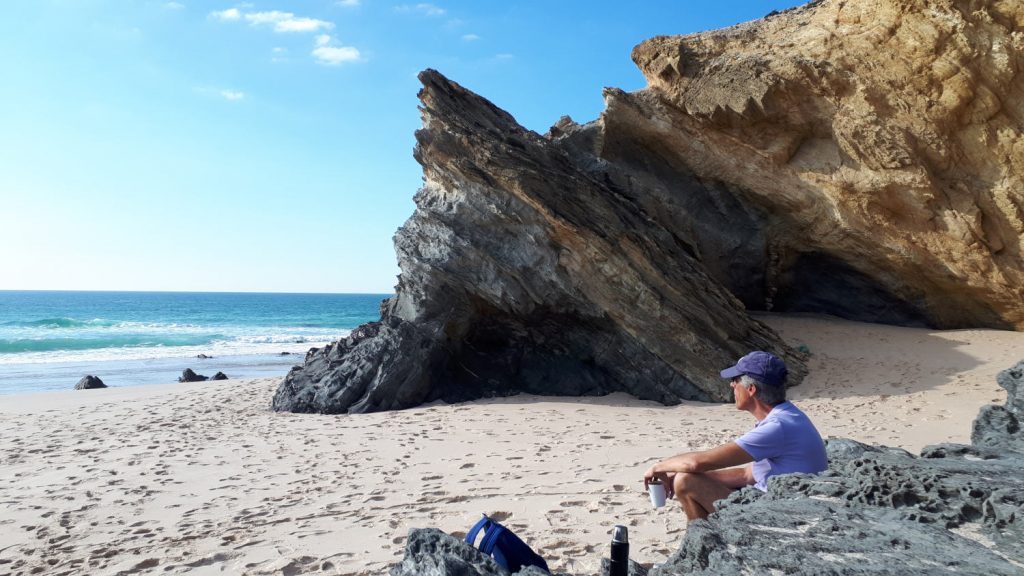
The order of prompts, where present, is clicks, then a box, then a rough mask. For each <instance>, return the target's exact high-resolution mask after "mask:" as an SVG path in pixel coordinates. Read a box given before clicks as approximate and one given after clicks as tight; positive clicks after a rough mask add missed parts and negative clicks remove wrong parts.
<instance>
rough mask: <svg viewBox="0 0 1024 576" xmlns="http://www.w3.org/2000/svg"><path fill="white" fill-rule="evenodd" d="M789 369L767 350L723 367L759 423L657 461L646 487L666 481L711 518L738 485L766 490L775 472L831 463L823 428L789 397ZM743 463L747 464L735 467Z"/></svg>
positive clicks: (687, 507) (740, 405)
mask: <svg viewBox="0 0 1024 576" xmlns="http://www.w3.org/2000/svg"><path fill="white" fill-rule="evenodd" d="M787 373H788V371H787V369H786V364H785V363H784V362H783V361H782V360H781V359H780V358H778V357H777V356H774V355H772V354H769V353H767V352H751V353H750V354H747V355H746V356H744V357H743V358H740V360H739V362H737V363H736V365H735V366H733V367H731V368H726V369H725V370H722V373H721V374H722V378H729V379H730V381H731V383H732V391H733V395H734V397H735V402H736V409H737V410H746V411H747V412H750V413H751V414H753V416H754V418H756V419H757V424H756V425H755V426H754V428H753V429H752V430H750V431H749V432H747V433H746V434H744V435H743V436H740V437H739V438H738V439H736V441H735V442H729V443H728V444H723V445H721V446H718V447H717V448H712V449H710V450H705V451H703V452H687V453H685V454H679V455H678V456H673V457H671V458H667V459H665V460H662V461H661V462H658V463H657V464H655V465H654V466H651V467H650V468H649V469H648V470H647V471H646V472H644V487H645V488H646V487H647V485H648V484H649V483H650V482H651V480H653V479H655V478H658V479H659V480H661V481H662V482H663V483H664V485H665V492H666V493H667V494H668V495H669V497H671V496H672V495H673V494H674V495H675V498H676V500H678V501H679V504H680V505H681V506H682V508H683V511H684V512H685V513H686V517H687V518H689V519H690V520H693V519H694V518H706V517H707V515H708V514H710V513H712V512H714V511H715V505H714V504H715V501H716V500H720V499H722V498H725V497H726V496H728V495H729V493H730V492H732V491H733V490H736V489H739V488H742V487H744V486H750V485H753V486H754V487H755V488H758V489H759V490H763V491H767V490H768V487H767V485H766V484H765V482H766V481H767V480H768V478H769V477H770V476H774V475H776V474H788V473H790V472H809V473H817V472H821V471H823V470H825V469H826V468H828V458H827V456H826V455H825V443H824V442H823V441H822V440H821V435H820V434H818V430H817V429H816V428H815V427H814V424H812V423H811V421H810V419H809V418H807V415H806V414H804V413H803V412H801V411H800V409H799V408H797V407H796V406H794V405H793V404H792V403H790V402H787V401H786V375H787ZM748 463H749V464H748ZM741 464H746V466H742V467H739V468H733V466H740V465H741Z"/></svg>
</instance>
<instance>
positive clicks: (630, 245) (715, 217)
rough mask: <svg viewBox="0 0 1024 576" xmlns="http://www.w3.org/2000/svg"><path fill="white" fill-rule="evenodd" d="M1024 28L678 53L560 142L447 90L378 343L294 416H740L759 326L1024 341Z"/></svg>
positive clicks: (569, 127) (970, 6) (921, 16)
mask: <svg viewBox="0 0 1024 576" xmlns="http://www.w3.org/2000/svg"><path fill="white" fill-rule="evenodd" d="M1022 23H1024V5H1022V4H1021V3H1019V2H1008V1H1005V0H1001V1H997V2H990V3H972V2H967V1H966V0H934V1H928V2H925V0H824V1H818V2H812V3H811V4H808V5H806V6H804V7H800V8H797V9H793V10H788V11H785V12H782V13H778V14H772V15H770V16H769V17H766V18H764V19H761V20H758V21H756V22H751V23H748V24H742V25H739V26H735V27H732V28H728V29H724V30H719V31H712V32H705V33H701V34H696V35H691V36H673V37H658V38H653V39H651V40H649V41H646V42H644V43H642V44H640V45H639V46H637V47H636V48H635V49H634V51H633V59H634V61H635V62H636V63H637V65H638V66H639V67H640V69H641V71H642V72H643V73H644V75H645V76H646V78H647V80H648V87H647V88H645V89H643V90H640V91H638V92H634V93H626V92H623V91H621V90H616V89H607V90H606V91H605V101H606V110H605V112H604V113H602V115H601V117H600V118H599V119H598V120H596V121H594V122H592V123H589V124H586V125H578V124H576V123H574V122H572V121H571V119H569V118H563V119H562V120H560V121H559V122H558V123H557V124H556V125H555V126H553V127H552V129H551V131H550V132H549V133H548V134H547V135H546V136H545V137H541V136H539V135H537V134H535V133H533V132H530V131H527V130H525V129H523V128H522V127H520V126H519V125H518V124H516V123H515V121H514V120H513V118H512V117H511V116H509V115H508V114H507V113H505V112H504V111H502V110H500V109H498V108H496V107H495V106H494V105H493V104H491V103H490V102H488V101H486V100H484V99H482V98H480V97H479V96H476V95H475V94H472V93H470V92H468V91H466V90H465V89H463V88H462V87H460V86H458V85H457V84H455V83H453V82H451V81H449V80H447V79H446V78H444V77H443V76H441V75H440V74H439V73H437V72H434V71H426V72H424V73H423V74H422V75H421V77H420V79H421V81H422V82H423V85H424V88H423V90H422V91H421V92H420V99H421V101H422V107H421V110H422V113H423V128H422V129H421V130H420V131H418V132H417V136H416V137H417V147H416V153H415V155H416V158H417V160H418V161H419V162H420V163H421V164H422V165H423V171H424V179H425V184H424V186H423V188H422V189H421V190H420V191H419V192H418V194H417V195H416V205H417V208H416V212H415V213H414V214H413V216H412V217H411V218H410V219H409V221H408V222H407V223H406V224H405V225H404V226H403V227H402V228H401V229H400V230H399V232H398V234H397V235H396V237H395V246H396V250H397V252H398V259H399V266H400V268H401V270H402V273H401V276H400V278H399V284H398V286H397V288H396V295H395V297H394V298H393V299H391V300H390V301H389V302H387V303H386V305H385V306H384V307H383V309H382V317H381V321H380V322H379V323H376V324H373V325H367V326H365V327H363V329H361V330H359V331H357V332H356V333H354V334H353V335H352V336H350V337H349V338H348V339H346V340H344V341H341V342H338V343H336V344H334V345H332V346H329V347H326V348H324V349H322V350H318V351H316V352H312V353H311V354H309V355H307V358H306V362H305V364H304V366H302V367H301V368H299V369H297V370H293V371H292V372H291V373H290V374H289V375H288V377H287V378H286V380H285V382H283V383H282V385H281V387H280V389H279V391H278V393H277V395H276V396H275V399H274V403H273V406H274V408H275V409H278V410H292V411H318V412H346V411H367V410H382V409H389V408H401V407H406V406H411V405H414V404H418V403H421V402H425V401H430V400H435V399H443V400H448V401H454V400H464V399H468V398H475V397H481V396H488V395H494V394H509V393H513V392H519V391H523V392H533V393H539V394H572V395H580V394H602V393H607V392H611V391H617V390H618V391H625V392H629V393H631V394H634V395H635V396H637V397H640V398H645V399H652V400H657V401H661V402H666V403H670V402H675V401H677V400H679V399H684V398H686V399H698V400H719V401H720V400H726V399H728V398H729V395H730V391H729V389H728V388H727V387H726V386H724V385H723V383H722V382H720V381H719V380H718V379H717V378H716V377H715V374H716V371H717V370H718V369H720V368H721V367H723V366H725V365H727V364H729V363H730V362H731V361H733V360H735V358H737V357H738V356H739V355H741V354H743V353H745V352H747V351H749V350H753V349H768V350H771V351H775V352H778V353H780V354H782V355H783V356H784V357H786V359H787V360H788V361H789V362H790V363H791V364H792V366H793V368H794V376H795V377H794V381H797V380H799V378H800V376H801V375H802V373H803V362H802V358H801V356H800V355H799V354H798V353H795V352H794V351H793V350H790V349H788V348H786V347H785V346H784V345H783V344H782V343H781V342H780V341H779V339H778V338H777V337H776V336H775V335H774V334H773V333H772V332H771V330H769V329H767V328H765V327H764V326H762V325H761V324H759V323H758V322H756V321H754V320H751V319H750V317H748V316H747V315H746V310H748V309H751V310H774V311H791V312H818V313H827V314H832V315H837V316H842V317H846V318H851V319H856V320H863V321H871V322H886V323H895V324H906V325H927V326H933V327H941V328H953V327H969V326H974V327H977V326H986V327H998V328H1015V329H1020V328H1024V258H1022V248H1024V170H1022V169H1024V138H1022V134H1021V131H1022V127H1024V75H1022V74H1019V73H1018V71H1019V70H1021V69H1024V36H1022V34H1021V32H1020V28H1021V26H1022Z"/></svg>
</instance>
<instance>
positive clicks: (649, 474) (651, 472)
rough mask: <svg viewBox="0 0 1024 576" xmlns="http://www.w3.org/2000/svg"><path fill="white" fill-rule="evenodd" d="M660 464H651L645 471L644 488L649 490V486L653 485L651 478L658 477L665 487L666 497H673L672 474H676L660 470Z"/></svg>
mask: <svg viewBox="0 0 1024 576" xmlns="http://www.w3.org/2000/svg"><path fill="white" fill-rule="evenodd" d="M658 464H661V462H658ZM658 464H655V465H654V466H651V467H650V468H648V469H647V471H646V472H644V490H647V487H648V486H650V485H651V480H654V479H658V480H659V481H661V485H662V486H664V487H665V497H666V498H670V499H671V498H672V476H674V474H673V473H670V472H662V471H660V470H658Z"/></svg>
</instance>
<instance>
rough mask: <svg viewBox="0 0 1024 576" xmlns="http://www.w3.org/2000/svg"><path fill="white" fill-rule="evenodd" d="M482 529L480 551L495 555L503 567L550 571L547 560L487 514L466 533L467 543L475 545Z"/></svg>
mask: <svg viewBox="0 0 1024 576" xmlns="http://www.w3.org/2000/svg"><path fill="white" fill-rule="evenodd" d="M481 530H483V531H484V537H483V538H482V539H481V540H480V546H479V549H480V551H481V552H483V553H484V554H487V555H488V556H493V557H494V561H495V562H497V563H498V565H499V566H501V567H502V568H504V569H506V570H508V571H509V572H518V571H520V570H522V569H523V568H525V567H527V566H536V567H538V568H543V569H544V571H545V572H550V570H548V564H547V562H545V561H544V559H543V558H541V557H540V556H539V555H538V554H537V553H536V552H534V551H533V550H531V549H530V547H529V546H527V545H526V542H523V541H522V540H520V539H519V537H518V536H516V535H515V534H513V533H512V531H511V530H509V529H508V528H506V527H504V526H502V525H501V524H498V523H497V522H495V521H494V520H491V519H490V518H488V517H487V515H486V514H484V517H483V518H481V519H480V521H479V522H477V523H476V525H475V526H473V528H472V529H470V531H469V533H468V534H466V543H467V544H469V545H470V546H473V542H475V541H476V537H477V534H479V533H480V531H481Z"/></svg>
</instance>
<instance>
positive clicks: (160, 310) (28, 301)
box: [0, 291, 389, 395]
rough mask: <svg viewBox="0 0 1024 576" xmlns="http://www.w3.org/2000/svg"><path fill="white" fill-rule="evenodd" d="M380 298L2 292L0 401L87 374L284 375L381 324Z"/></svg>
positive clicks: (161, 377)
mask: <svg viewBox="0 0 1024 576" xmlns="http://www.w3.org/2000/svg"><path fill="white" fill-rule="evenodd" d="M388 296H389V295H388V294H253V293H222V292H216V293H196V292H49V291H0V395H3V394H15V393H22V392H38V391H45V390H70V389H72V388H74V386H75V384H76V383H77V382H78V380H79V379H81V378H82V377H83V376H85V375H86V374H91V375H93V376H98V377H99V378H100V379H102V380H103V382H104V383H105V384H106V385H107V386H139V385H145V384H161V383H168V382H176V381H177V379H178V376H180V375H181V372H182V371H183V370H184V369H185V368H192V369H193V370H194V371H196V372H197V373H199V374H203V375H206V376H213V375H214V374H215V373H217V372H218V371H219V372H224V373H225V374H226V375H227V376H228V377H229V378H255V377H261V376H275V375H282V376H283V375H284V374H285V373H286V372H287V371H288V370H289V369H290V368H291V366H293V365H295V364H301V363H302V360H303V356H304V355H305V353H306V351H307V350H309V348H312V347H319V346H323V345H324V344H326V343H328V342H332V341H334V340H338V339H339V338H343V337H345V336H347V335H348V334H349V333H350V332H351V331H352V329H353V328H356V327H357V326H359V325H361V324H364V323H366V322H371V321H376V320H379V319H380V303H381V301H382V300H383V299H385V298H387V297H388ZM284 353H287V354H284ZM200 354H203V355H206V356H209V357H210V358H205V359H201V358H198V356H199V355H200Z"/></svg>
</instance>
